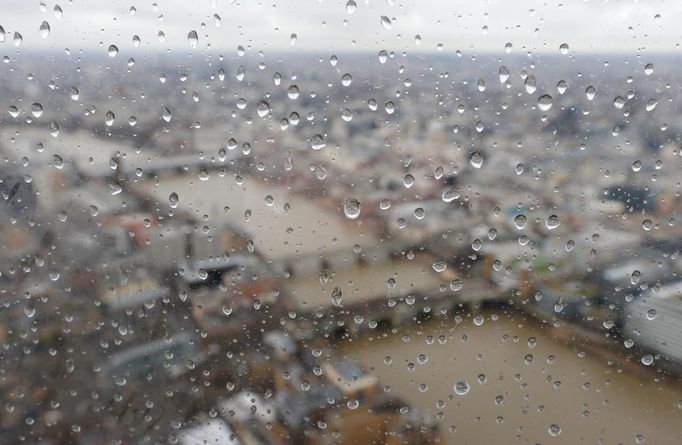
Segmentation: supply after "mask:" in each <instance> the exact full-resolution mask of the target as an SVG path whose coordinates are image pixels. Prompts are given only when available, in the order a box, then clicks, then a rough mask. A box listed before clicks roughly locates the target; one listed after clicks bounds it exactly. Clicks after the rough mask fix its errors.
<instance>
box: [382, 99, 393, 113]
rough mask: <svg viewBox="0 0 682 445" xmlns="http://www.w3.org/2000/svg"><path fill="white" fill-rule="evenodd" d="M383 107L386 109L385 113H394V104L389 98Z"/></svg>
mask: <svg viewBox="0 0 682 445" xmlns="http://www.w3.org/2000/svg"><path fill="white" fill-rule="evenodd" d="M384 109H385V110H386V113H387V114H393V113H395V105H394V104H393V102H391V101H390V100H389V101H388V102H386V103H385V104H384Z"/></svg>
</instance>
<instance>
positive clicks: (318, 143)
mask: <svg viewBox="0 0 682 445" xmlns="http://www.w3.org/2000/svg"><path fill="white" fill-rule="evenodd" d="M326 145H327V141H326V140H325V139H324V136H322V135H321V134H319V133H317V134H314V135H313V137H312V138H310V146H311V147H312V149H313V150H322V149H323V148H324V147H325V146H326Z"/></svg>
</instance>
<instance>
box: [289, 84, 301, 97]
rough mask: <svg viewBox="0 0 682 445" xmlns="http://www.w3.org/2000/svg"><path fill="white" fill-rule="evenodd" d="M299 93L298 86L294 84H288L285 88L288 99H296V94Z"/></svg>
mask: <svg viewBox="0 0 682 445" xmlns="http://www.w3.org/2000/svg"><path fill="white" fill-rule="evenodd" d="M299 95H300V92H299V90H298V86H296V85H290V86H289V88H287V96H289V99H292V100H294V99H298V96H299Z"/></svg>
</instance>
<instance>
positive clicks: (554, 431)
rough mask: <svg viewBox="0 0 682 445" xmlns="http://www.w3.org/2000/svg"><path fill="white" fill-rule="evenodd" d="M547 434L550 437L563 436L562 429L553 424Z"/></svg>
mask: <svg viewBox="0 0 682 445" xmlns="http://www.w3.org/2000/svg"><path fill="white" fill-rule="evenodd" d="M547 432H548V433H549V435H550V436H552V437H557V436H558V435H559V434H561V427H560V426H559V425H557V424H556V423H553V424H551V425H550V426H549V428H547Z"/></svg>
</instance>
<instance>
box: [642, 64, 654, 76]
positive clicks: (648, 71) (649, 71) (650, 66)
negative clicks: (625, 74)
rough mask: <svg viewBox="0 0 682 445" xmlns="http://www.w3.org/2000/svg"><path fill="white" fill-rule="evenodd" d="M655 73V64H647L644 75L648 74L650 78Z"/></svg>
mask: <svg viewBox="0 0 682 445" xmlns="http://www.w3.org/2000/svg"><path fill="white" fill-rule="evenodd" d="M653 73H654V64H653V63H647V64H646V65H645V66H644V74H646V75H647V76H650V75H652V74H653Z"/></svg>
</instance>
